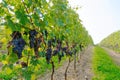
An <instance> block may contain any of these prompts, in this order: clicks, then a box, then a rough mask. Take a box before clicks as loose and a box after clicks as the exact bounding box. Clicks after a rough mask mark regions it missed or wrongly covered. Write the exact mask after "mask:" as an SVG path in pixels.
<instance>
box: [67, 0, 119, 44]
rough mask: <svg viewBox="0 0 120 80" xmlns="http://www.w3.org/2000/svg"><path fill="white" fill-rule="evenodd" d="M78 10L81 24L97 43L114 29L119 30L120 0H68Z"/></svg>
mask: <svg viewBox="0 0 120 80" xmlns="http://www.w3.org/2000/svg"><path fill="white" fill-rule="evenodd" d="M69 1H70V5H71V6H72V7H74V6H79V7H82V8H80V9H79V10H78V13H79V15H80V19H81V20H82V21H83V25H84V26H85V28H86V29H87V30H88V32H89V34H90V35H91V36H92V38H93V40H94V43H99V42H100V41H101V40H102V39H104V38H105V37H107V36H108V35H109V34H111V33H112V32H114V31H117V30H120V0H69Z"/></svg>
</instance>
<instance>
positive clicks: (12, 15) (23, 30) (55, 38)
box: [0, 0, 93, 80]
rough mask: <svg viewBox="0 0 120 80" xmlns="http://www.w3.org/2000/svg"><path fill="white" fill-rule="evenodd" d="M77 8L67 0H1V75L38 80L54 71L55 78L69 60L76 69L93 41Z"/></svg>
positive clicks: (6, 78) (13, 79)
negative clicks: (80, 57) (56, 70)
mask: <svg viewBox="0 0 120 80" xmlns="http://www.w3.org/2000/svg"><path fill="white" fill-rule="evenodd" d="M76 10H77V8H74V9H73V8H71V7H70V6H69V3H68V1H67V0H2V2H1V3H0V62H1V63H0V64H1V68H0V79H3V80H19V79H20V80H36V79H37V77H38V76H39V75H43V74H45V73H46V72H47V71H51V72H52V73H51V77H50V78H51V80H54V72H55V69H57V68H59V66H61V65H62V64H63V63H64V62H65V61H66V60H69V64H70V63H71V61H74V70H76V63H77V60H78V58H79V56H80V55H81V54H80V52H81V51H82V50H85V49H86V48H87V47H88V46H89V45H92V44H93V41H92V38H91V36H90V35H89V34H88V32H87V30H86V29H85V28H84V26H83V25H82V23H81V22H82V21H81V20H80V19H79V15H78V14H77V13H76ZM69 64H68V66H67V67H66V69H65V75H64V76H65V80H67V71H68V68H69Z"/></svg>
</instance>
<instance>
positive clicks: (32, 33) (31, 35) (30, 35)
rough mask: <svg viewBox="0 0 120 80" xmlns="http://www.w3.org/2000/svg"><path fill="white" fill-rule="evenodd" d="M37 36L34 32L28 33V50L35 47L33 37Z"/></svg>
mask: <svg viewBox="0 0 120 80" xmlns="http://www.w3.org/2000/svg"><path fill="white" fill-rule="evenodd" d="M37 34H38V32H37V31H36V30H31V31H29V39H30V48H34V47H35V36H36V35H37Z"/></svg>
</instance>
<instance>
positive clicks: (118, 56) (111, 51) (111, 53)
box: [104, 48, 120, 66]
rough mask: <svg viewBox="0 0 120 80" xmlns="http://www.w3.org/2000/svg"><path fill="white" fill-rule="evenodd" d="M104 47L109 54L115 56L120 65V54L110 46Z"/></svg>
mask: <svg viewBox="0 0 120 80" xmlns="http://www.w3.org/2000/svg"><path fill="white" fill-rule="evenodd" d="M104 49H105V50H107V51H108V53H109V55H110V56H111V57H112V58H113V60H114V62H115V63H116V64H117V65H119V66H120V54H118V53H116V52H114V51H113V50H110V49H108V48H104Z"/></svg>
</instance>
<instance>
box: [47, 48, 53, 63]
mask: <svg viewBox="0 0 120 80" xmlns="http://www.w3.org/2000/svg"><path fill="white" fill-rule="evenodd" d="M51 57H52V49H51V48H48V49H47V53H46V61H47V63H48V64H49V63H50V59H51Z"/></svg>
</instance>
